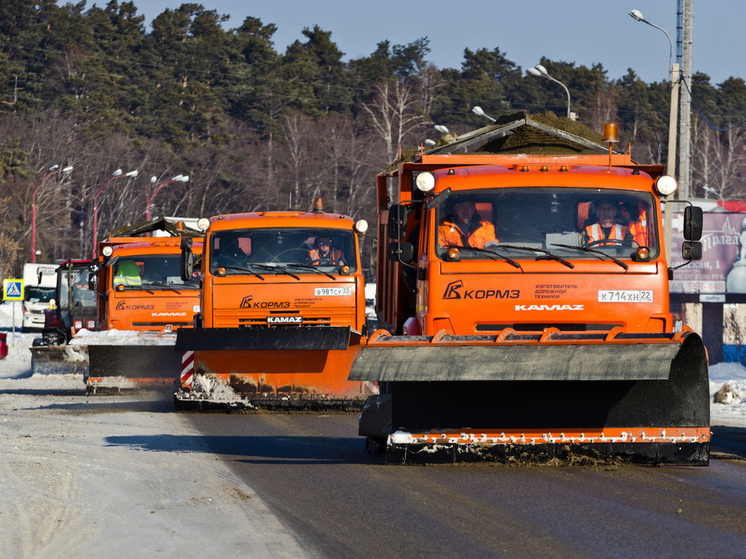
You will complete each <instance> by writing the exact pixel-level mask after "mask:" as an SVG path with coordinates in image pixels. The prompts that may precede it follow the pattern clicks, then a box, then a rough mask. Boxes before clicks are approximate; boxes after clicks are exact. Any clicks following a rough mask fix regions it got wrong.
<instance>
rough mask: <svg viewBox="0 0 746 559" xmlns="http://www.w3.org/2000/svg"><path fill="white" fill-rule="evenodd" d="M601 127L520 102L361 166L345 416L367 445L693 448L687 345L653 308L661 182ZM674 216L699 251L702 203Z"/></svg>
mask: <svg viewBox="0 0 746 559" xmlns="http://www.w3.org/2000/svg"><path fill="white" fill-rule="evenodd" d="M606 131H608V132H609V136H608V137H602V135H601V134H597V133H594V132H593V131H591V130H590V129H588V128H586V127H585V126H582V125H580V124H579V123H577V122H574V121H569V120H568V119H558V118H557V117H555V116H554V115H553V114H552V113H547V114H545V115H538V116H536V117H529V116H528V115H526V114H523V113H519V114H516V115H510V116H506V117H502V118H501V119H499V120H498V121H497V122H496V123H495V124H494V125H491V126H488V127H485V128H483V129H480V130H478V131H475V132H473V133H471V134H467V135H465V136H461V137H460V138H459V139H457V140H456V141H455V142H454V143H451V144H448V145H440V143H439V144H436V146H435V147H434V148H432V149H430V150H428V151H420V152H419V153H418V154H417V155H415V156H414V158H413V159H412V160H411V161H405V162H399V163H398V164H397V166H396V167H395V168H392V169H391V170H389V171H387V172H385V173H382V174H380V175H379V176H378V180H377V190H378V212H379V224H378V226H379V244H378V262H379V268H378V272H377V275H378V282H377V287H378V291H377V295H378V299H377V312H378V319H379V325H381V328H382V330H378V331H377V332H375V333H374V334H373V335H371V336H370V337H369V338H364V339H363V342H362V345H363V348H362V351H361V353H360V355H359V357H358V359H357V360H356V361H355V363H354V364H353V367H352V370H351V374H350V379H351V380H355V381H368V382H378V383H379V388H380V394H379V395H375V396H372V397H371V398H369V399H368V401H367V402H366V404H365V407H364V410H363V412H362V413H361V416H360V423H359V434H360V435H362V436H365V437H366V443H367V447H368V449H369V450H371V451H379V452H381V451H382V452H385V455H386V461H387V462H388V463H396V464H424V463H452V462H471V461H479V460H486V461H492V462H511V461H513V462H521V461H527V462H554V461H559V462H563V463H585V462H587V461H590V460H594V461H596V460H597V461H615V460H623V461H634V462H638V463H648V464H689V465H707V464H708V460H709V443H710V430H709V393H708V372H707V357H706V352H705V348H704V345H703V343H702V340H701V339H700V337H699V336H698V335H697V334H696V333H694V332H693V331H692V330H691V329H689V328H688V327H682V325H681V322H680V321H676V320H674V317H673V316H672V314H671V313H670V311H669V291H668V282H669V279H670V278H671V277H672V274H673V271H672V270H671V269H670V268H669V267H668V266H667V264H666V244H665V242H664V239H663V236H662V234H663V224H664V221H663V218H662V215H661V201H662V200H663V199H665V198H666V196H670V195H671V194H672V193H673V192H674V190H675V188H676V182H675V180H674V179H673V178H672V177H669V176H666V175H664V174H663V167H662V166H658V165H640V164H637V163H635V162H634V161H633V160H632V159H631V156H630V155H629V154H624V153H619V152H617V151H612V149H611V143H612V142H613V141H614V139H615V138H614V134H613V132H615V131H616V128H615V126H613V125H609V126H608V127H605V132H606ZM441 141H443V140H441ZM604 141H608V142H609V143H608V144H604V143H603V142H604ZM474 147H478V149H477V150H476V151H475V152H471V153H468V152H467V153H465V152H466V151H467V150H468V149H469V148H474ZM391 191H393V192H396V193H397V195H398V203H396V204H393V205H389V203H388V194H387V192H391ZM671 205H673V204H671ZM684 221H685V222H684V224H683V226H684V235H685V238H686V239H688V240H687V241H686V242H685V243H684V244H683V246H682V252H683V253H684V258H685V259H687V260H693V259H698V258H701V254H702V249H701V244H700V243H698V242H697V241H698V240H699V238H700V236H701V229H702V214H701V210H699V209H698V208H694V207H692V206H689V207H687V208H686V211H685V220H684Z"/></svg>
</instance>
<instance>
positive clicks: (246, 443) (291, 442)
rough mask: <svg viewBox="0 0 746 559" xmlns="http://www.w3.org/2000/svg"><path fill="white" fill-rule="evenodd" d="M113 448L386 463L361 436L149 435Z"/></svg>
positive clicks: (113, 441)
mask: <svg viewBox="0 0 746 559" xmlns="http://www.w3.org/2000/svg"><path fill="white" fill-rule="evenodd" d="M105 440H106V443H107V444H109V445H110V446H130V447H135V448H139V449H141V450H147V451H154V452H174V451H181V452H205V453H210V454H217V455H220V456H233V457H235V459H236V460H237V461H240V462H244V463H248V464H262V465H271V464H278V465H291V464H302V465H309V464H377V463H380V464H383V457H382V456H375V455H370V454H368V453H367V452H366V451H365V445H364V441H363V439H361V438H360V437H322V436H319V437H277V436H210V435H203V436H200V435H187V436H182V435H179V436H177V435H149V436H124V437H107V438H106V439H105Z"/></svg>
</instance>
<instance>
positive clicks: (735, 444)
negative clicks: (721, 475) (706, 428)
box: [710, 425, 746, 459]
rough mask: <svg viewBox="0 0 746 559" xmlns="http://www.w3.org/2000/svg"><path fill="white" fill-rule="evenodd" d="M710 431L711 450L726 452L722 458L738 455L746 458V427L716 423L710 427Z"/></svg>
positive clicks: (720, 452) (719, 452)
mask: <svg viewBox="0 0 746 559" xmlns="http://www.w3.org/2000/svg"><path fill="white" fill-rule="evenodd" d="M710 432H711V433H712V439H711V442H710V450H711V451H712V452H713V453H718V454H724V455H725V456H722V458H732V457H734V456H737V457H740V458H743V459H746V428H744V427H724V426H722V425H715V426H712V427H710ZM717 457H718V458H721V456H717Z"/></svg>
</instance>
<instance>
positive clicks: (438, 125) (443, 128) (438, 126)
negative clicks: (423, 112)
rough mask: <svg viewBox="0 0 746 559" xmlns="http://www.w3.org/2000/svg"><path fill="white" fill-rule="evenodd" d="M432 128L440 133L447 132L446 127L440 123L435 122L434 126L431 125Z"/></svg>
mask: <svg viewBox="0 0 746 559" xmlns="http://www.w3.org/2000/svg"><path fill="white" fill-rule="evenodd" d="M433 128H435V129H436V130H437V131H438V132H440V133H441V134H448V132H449V130H448V127H447V126H443V125H442V124H436V125H435V126H433Z"/></svg>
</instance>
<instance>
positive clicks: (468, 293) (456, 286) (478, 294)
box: [443, 280, 521, 299]
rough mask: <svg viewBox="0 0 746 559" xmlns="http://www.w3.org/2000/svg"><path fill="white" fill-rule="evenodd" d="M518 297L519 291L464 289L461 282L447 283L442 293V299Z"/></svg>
mask: <svg viewBox="0 0 746 559" xmlns="http://www.w3.org/2000/svg"><path fill="white" fill-rule="evenodd" d="M462 290H463V293H462ZM520 296H521V291H520V289H503V290H500V289H466V288H465V287H464V282H463V281H462V280H456V281H452V282H451V283H449V284H448V285H447V286H446V290H445V293H443V299H518V298H519V297H520Z"/></svg>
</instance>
